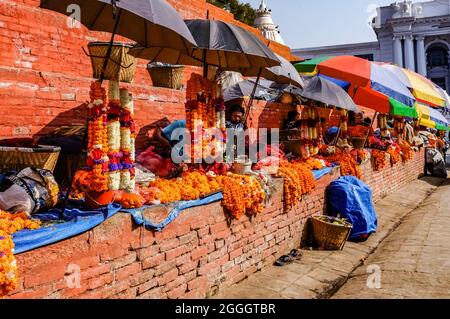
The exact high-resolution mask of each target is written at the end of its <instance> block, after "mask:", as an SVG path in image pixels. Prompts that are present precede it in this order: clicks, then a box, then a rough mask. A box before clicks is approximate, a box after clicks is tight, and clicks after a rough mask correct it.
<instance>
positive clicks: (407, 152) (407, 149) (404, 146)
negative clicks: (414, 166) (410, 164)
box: [398, 140, 414, 163]
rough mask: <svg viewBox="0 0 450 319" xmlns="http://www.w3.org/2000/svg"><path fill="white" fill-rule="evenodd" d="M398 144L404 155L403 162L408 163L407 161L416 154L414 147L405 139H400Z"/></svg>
mask: <svg viewBox="0 0 450 319" xmlns="http://www.w3.org/2000/svg"><path fill="white" fill-rule="evenodd" d="M398 146H399V147H400V150H401V152H400V154H401V157H402V161H403V163H406V162H407V161H409V160H411V159H412V158H413V156H414V151H413V149H412V147H411V146H410V145H409V144H408V142H406V141H405V140H399V141H398Z"/></svg>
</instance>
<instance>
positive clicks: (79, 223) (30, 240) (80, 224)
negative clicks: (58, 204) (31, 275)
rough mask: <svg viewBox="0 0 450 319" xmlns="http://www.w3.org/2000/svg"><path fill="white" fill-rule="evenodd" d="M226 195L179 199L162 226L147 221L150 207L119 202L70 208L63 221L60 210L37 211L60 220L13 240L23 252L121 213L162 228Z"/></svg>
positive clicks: (149, 226)
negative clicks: (88, 208) (90, 208)
mask: <svg viewBox="0 0 450 319" xmlns="http://www.w3.org/2000/svg"><path fill="white" fill-rule="evenodd" d="M222 198H223V196H222V194H221V193H218V194H215V195H212V196H209V197H207V198H204V199H199V200H195V201H188V202H178V203H176V204H175V207H174V208H173V209H172V211H171V212H170V214H169V216H168V217H167V218H166V219H165V220H164V221H163V222H161V223H160V224H158V225H155V224H153V223H152V222H151V221H148V220H146V219H145V218H144V217H143V216H142V211H144V210H145V209H146V208H149V207H148V206H147V207H143V208H141V209H140V210H134V209H122V207H121V206H120V205H117V204H111V205H109V206H108V207H105V208H102V209H99V210H93V211H86V210H82V209H80V208H68V209H66V211H65V213H64V220H61V217H60V212H59V210H58V209H54V210H51V211H49V212H46V213H42V214H35V215H33V218H36V219H39V220H42V221H43V222H52V221H54V222H56V223H55V224H53V225H50V226H46V227H45V226H44V227H41V228H39V229H35V230H22V231H19V232H17V233H15V234H14V235H13V241H14V244H15V248H14V253H15V254H20V253H23V252H26V251H29V250H33V249H36V248H39V247H42V246H46V245H49V244H53V243H56V242H59V241H61V240H64V239H67V238H70V237H73V236H76V235H79V234H82V233H84V232H86V231H88V230H91V229H93V228H95V227H96V226H98V225H100V224H101V223H103V222H104V221H105V220H107V219H108V218H110V217H112V216H114V215H115V214H117V213H119V212H123V213H128V214H130V215H131V216H132V217H133V220H134V222H136V224H138V225H144V226H145V227H146V229H149V230H155V231H161V230H163V229H164V227H166V226H167V225H168V224H170V223H171V222H172V221H173V220H175V218H177V217H178V215H180V214H181V212H182V211H183V210H186V209H188V208H191V207H196V206H201V205H207V204H210V203H213V202H217V201H220V200H222Z"/></svg>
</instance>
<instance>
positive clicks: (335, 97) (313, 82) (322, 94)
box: [292, 75, 360, 112]
mask: <svg viewBox="0 0 450 319" xmlns="http://www.w3.org/2000/svg"><path fill="white" fill-rule="evenodd" d="M304 84H305V86H304V87H303V88H302V89H296V90H293V91H292V93H293V94H297V95H300V96H302V97H305V98H308V99H310V100H314V101H318V102H322V103H325V104H329V105H332V106H336V107H340V108H342V109H346V110H349V111H353V112H360V110H359V109H358V107H357V106H356V104H355V102H353V99H352V98H351V97H350V95H348V93H347V92H346V91H345V90H344V89H343V88H341V87H340V86H339V85H337V84H335V83H333V82H331V81H329V80H327V79H324V78H323V77H321V76H318V75H316V76H313V77H310V78H305V79H304Z"/></svg>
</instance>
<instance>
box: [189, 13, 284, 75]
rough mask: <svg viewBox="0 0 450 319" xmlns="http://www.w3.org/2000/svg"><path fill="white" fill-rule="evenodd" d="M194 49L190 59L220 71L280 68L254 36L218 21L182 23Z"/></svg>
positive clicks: (276, 60)
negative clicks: (195, 44)
mask: <svg viewBox="0 0 450 319" xmlns="http://www.w3.org/2000/svg"><path fill="white" fill-rule="evenodd" d="M186 25H187V26H188V28H189V30H190V31H191V33H192V35H193V37H194V39H195V41H196V42H197V45H198V48H196V49H194V51H193V52H192V55H191V56H192V57H193V58H194V59H196V60H198V61H202V62H203V64H204V66H205V69H206V66H207V65H213V66H216V67H218V68H220V69H222V70H225V71H226V70H230V71H232V70H235V69H241V68H266V67H273V66H277V65H280V63H281V62H280V61H279V59H278V58H277V56H276V55H275V54H274V53H273V52H272V50H270V49H269V48H268V47H267V46H266V45H265V44H264V43H263V42H262V41H261V40H260V39H259V38H258V37H257V36H256V35H254V34H252V33H250V32H249V31H247V30H245V29H243V28H241V27H238V26H236V25H234V24H231V23H226V22H223V21H218V20H201V19H198V20H186Z"/></svg>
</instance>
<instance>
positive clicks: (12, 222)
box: [0, 210, 40, 298]
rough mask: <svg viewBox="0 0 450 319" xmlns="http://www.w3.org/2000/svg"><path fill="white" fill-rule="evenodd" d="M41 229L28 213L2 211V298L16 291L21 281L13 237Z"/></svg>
mask: <svg viewBox="0 0 450 319" xmlns="http://www.w3.org/2000/svg"><path fill="white" fill-rule="evenodd" d="M39 227H40V222H39V221H33V220H30V219H28V215H27V214H26V213H17V214H11V213H8V212H5V211H1V210H0V298H2V297H4V296H6V295H7V294H8V293H10V292H11V291H13V290H14V289H16V287H17V284H18V281H19V270H18V268H17V263H16V258H15V257H14V243H13V240H12V235H13V234H14V233H15V232H17V231H19V230H22V229H37V228H39Z"/></svg>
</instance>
